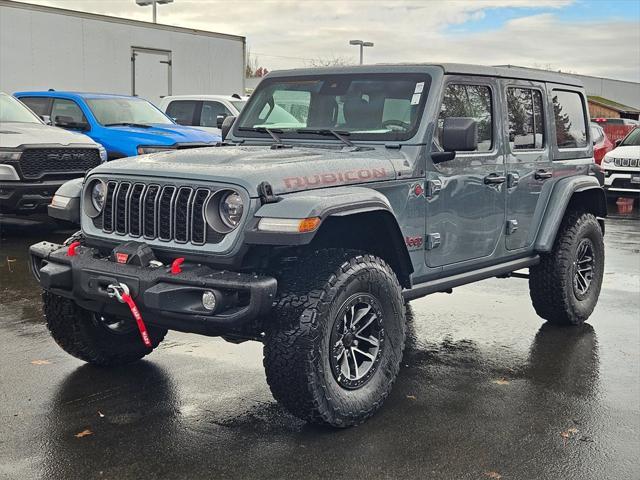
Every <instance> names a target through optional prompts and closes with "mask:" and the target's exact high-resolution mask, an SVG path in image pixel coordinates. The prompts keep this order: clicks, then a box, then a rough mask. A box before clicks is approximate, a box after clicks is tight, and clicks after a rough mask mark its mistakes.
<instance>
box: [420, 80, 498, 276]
mask: <svg viewBox="0 0 640 480" xmlns="http://www.w3.org/2000/svg"><path fill="white" fill-rule="evenodd" d="M444 88H445V91H444V96H443V100H442V106H441V108H440V114H439V117H438V124H437V126H436V133H435V135H434V142H433V143H434V145H433V148H434V149H436V150H437V149H439V148H440V147H439V145H440V141H439V136H440V134H441V130H442V124H443V123H444V119H445V118H447V117H472V118H474V119H475V120H476V122H477V123H478V148H477V149H476V150H475V151H473V152H457V154H456V157H455V158H454V159H453V160H450V161H448V162H443V163H440V164H437V165H433V164H432V165H431V166H430V167H429V169H428V172H427V192H426V193H427V221H426V228H427V231H426V234H427V242H426V243H427V245H426V246H427V250H426V262H427V265H428V266H430V267H440V266H445V265H453V264H461V265H460V266H461V267H464V264H463V262H467V261H472V260H474V259H483V258H487V257H490V256H491V255H492V254H493V253H494V252H495V251H496V247H497V245H498V242H499V241H500V239H501V238H502V232H503V230H504V222H505V198H504V195H505V188H506V185H505V182H506V172H505V165H504V155H503V153H502V152H503V145H502V141H501V138H502V135H501V133H500V132H501V129H502V122H501V121H500V115H499V113H498V112H500V111H501V103H500V94H499V84H498V81H497V80H495V79H491V78H481V77H450V78H448V79H447V82H446V84H445V86H444Z"/></svg>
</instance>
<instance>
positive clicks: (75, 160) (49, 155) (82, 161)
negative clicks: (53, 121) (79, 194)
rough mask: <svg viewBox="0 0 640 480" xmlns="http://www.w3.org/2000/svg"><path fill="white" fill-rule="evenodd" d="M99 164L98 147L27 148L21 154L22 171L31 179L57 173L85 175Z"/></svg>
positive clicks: (26, 177)
mask: <svg viewBox="0 0 640 480" xmlns="http://www.w3.org/2000/svg"><path fill="white" fill-rule="evenodd" d="M98 165H100V152H99V151H98V149H97V148H27V149H26V150H24V151H23V152H22V155H21V156H20V171H21V172H22V176H23V177H24V178H25V179H29V180H37V179H40V178H42V177H45V176H47V175H56V174H66V175H68V174H71V173H73V174H78V175H83V174H84V173H85V172H86V171H87V170H91V169H92V168H94V167H97V166H98Z"/></svg>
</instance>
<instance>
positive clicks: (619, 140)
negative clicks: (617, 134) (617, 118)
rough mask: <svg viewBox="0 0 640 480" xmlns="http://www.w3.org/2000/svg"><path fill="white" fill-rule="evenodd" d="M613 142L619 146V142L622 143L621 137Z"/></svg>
mask: <svg viewBox="0 0 640 480" xmlns="http://www.w3.org/2000/svg"><path fill="white" fill-rule="evenodd" d="M613 143H614V145H615V146H616V147H619V146H620V144H621V143H622V139H621V138H619V139H618V140H616V141H615V142H613Z"/></svg>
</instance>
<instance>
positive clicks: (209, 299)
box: [202, 290, 217, 312]
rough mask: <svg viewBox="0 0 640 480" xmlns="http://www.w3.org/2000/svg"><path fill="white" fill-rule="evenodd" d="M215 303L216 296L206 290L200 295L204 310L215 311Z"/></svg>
mask: <svg viewBox="0 0 640 480" xmlns="http://www.w3.org/2000/svg"><path fill="white" fill-rule="evenodd" d="M216 303H217V300H216V294H215V293H213V292H212V291H211V290H207V291H206V292H204V293H203V294H202V306H203V307H204V308H205V309H206V310H209V311H210V312H213V311H214V310H215V309H216Z"/></svg>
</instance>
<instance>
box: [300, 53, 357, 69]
mask: <svg viewBox="0 0 640 480" xmlns="http://www.w3.org/2000/svg"><path fill="white" fill-rule="evenodd" d="M305 63H306V66H307V67H314V68H315V67H345V66H347V65H353V61H352V60H351V59H350V58H347V57H339V56H335V55H334V56H331V57H317V58H312V59H311V60H307V61H306V62H305Z"/></svg>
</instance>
